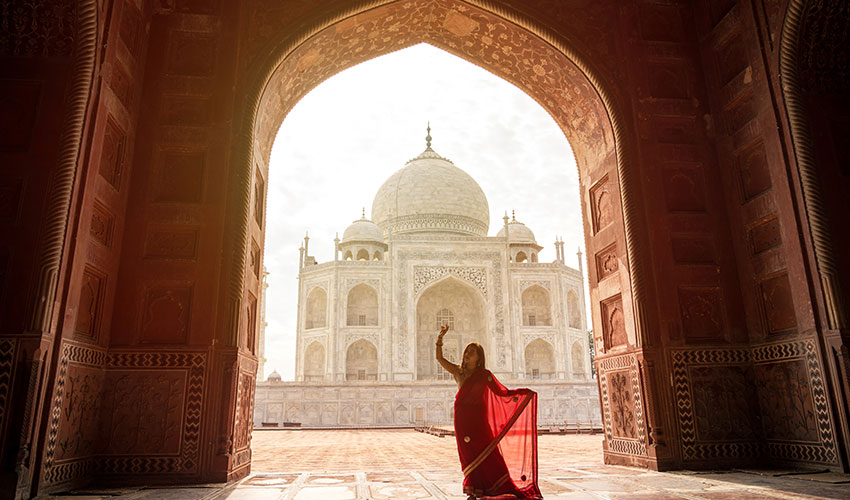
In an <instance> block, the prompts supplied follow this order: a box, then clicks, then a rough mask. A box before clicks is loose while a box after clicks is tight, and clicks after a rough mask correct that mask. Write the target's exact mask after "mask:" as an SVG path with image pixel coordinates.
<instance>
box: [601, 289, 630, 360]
mask: <svg viewBox="0 0 850 500" xmlns="http://www.w3.org/2000/svg"><path fill="white" fill-rule="evenodd" d="M602 333H603V339H604V343H605V350H606V351H607V350H608V349H611V348H612V347H618V346H623V345H626V344H628V336H627V334H626V317H625V314H624V313H623V298H622V296H621V295H615V296H614V297H611V298H609V299H607V300H605V301H603V302H602Z"/></svg>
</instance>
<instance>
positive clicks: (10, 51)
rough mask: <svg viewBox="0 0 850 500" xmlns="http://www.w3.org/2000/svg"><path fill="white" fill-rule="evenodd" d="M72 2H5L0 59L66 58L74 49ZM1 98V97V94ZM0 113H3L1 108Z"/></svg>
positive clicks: (48, 0) (0, 37) (60, 0)
mask: <svg viewBox="0 0 850 500" xmlns="http://www.w3.org/2000/svg"><path fill="white" fill-rule="evenodd" d="M74 6H75V4H74V2H71V1H69V0H30V1H27V2H15V3H12V2H6V3H3V4H2V7H0V8H2V11H0V15H2V18H3V29H2V30H0V56H3V57H10V56H11V57H66V56H68V55H70V54H71V51H72V50H73V48H74V33H75V31H76V26H77V23H76V22H75V16H74V14H75V9H74ZM0 95H3V94H0ZM0 109H5V108H4V107H3V106H0Z"/></svg>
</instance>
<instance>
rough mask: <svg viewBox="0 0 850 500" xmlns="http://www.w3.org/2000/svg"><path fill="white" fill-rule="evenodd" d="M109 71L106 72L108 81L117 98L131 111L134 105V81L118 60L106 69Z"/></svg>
mask: <svg viewBox="0 0 850 500" xmlns="http://www.w3.org/2000/svg"><path fill="white" fill-rule="evenodd" d="M106 69H108V71H106V70H105V71H104V73H105V76H106V81H107V82H108V83H109V87H110V88H111V89H112V92H113V93H115V97H117V98H118V100H119V101H121V104H123V105H124V107H125V108H127V109H130V108H131V107H132V104H133V80H132V78H130V75H129V74H128V73H127V70H126V69H124V65H123V64H122V63H121V62H120V61H118V60H117V59H113V60H112V61H111V64H110V65H109V66H107V67H106Z"/></svg>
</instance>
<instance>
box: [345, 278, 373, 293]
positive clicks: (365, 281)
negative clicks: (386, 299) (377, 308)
mask: <svg viewBox="0 0 850 500" xmlns="http://www.w3.org/2000/svg"><path fill="white" fill-rule="evenodd" d="M360 284H366V285H369V286H371V287H372V288H374V289H375V291H376V292H380V290H381V280H373V279H357V278H352V279H347V280H345V293H346V295H347V294H348V292H350V291H351V289H352V288H354V287H356V286H357V285H360Z"/></svg>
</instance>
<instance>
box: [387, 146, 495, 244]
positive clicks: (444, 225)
mask: <svg viewBox="0 0 850 500" xmlns="http://www.w3.org/2000/svg"><path fill="white" fill-rule="evenodd" d="M428 139H429V143H428V147H427V148H426V149H425V151H423V152H422V154H421V155H419V156H417V157H416V158H414V159H412V160H410V161H408V162H407V164H406V165H405V166H404V168H402V169H401V170H399V171H397V172H396V173H394V174H393V175H391V176H390V178H389V179H387V181H386V182H384V185H383V186H381V188H380V189H379V190H378V194H376V195H375V200H374V201H373V202H372V220H374V221H375V223H376V224H378V226H379V227H380V228H381V229H382V230H383V231H384V233H387V232H389V231H390V230H391V231H392V233H393V234H401V233H451V234H464V235H471V236H487V230H488V229H489V227H490V206H489V205H488V204H487V197H486V196H484V191H482V190H481V186H479V185H478V183H477V182H475V179H473V178H472V177H470V175H469V174H467V173H466V172H464V171H463V170H461V169H459V168H457V167H456V166H454V164H453V163H452V162H451V161H449V160H447V159H445V158H443V157H442V156H440V155H438V154H437V153H435V152H434V150H433V149H431V145H430V136H429V137H428Z"/></svg>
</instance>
